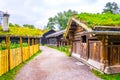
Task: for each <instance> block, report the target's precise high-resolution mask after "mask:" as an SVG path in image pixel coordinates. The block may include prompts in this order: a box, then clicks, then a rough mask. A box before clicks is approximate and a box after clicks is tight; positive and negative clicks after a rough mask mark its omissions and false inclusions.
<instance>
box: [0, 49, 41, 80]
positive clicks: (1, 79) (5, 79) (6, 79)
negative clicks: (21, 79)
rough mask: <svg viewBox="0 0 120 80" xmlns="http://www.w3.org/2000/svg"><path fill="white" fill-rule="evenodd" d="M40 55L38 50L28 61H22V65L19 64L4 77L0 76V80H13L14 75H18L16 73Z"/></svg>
mask: <svg viewBox="0 0 120 80" xmlns="http://www.w3.org/2000/svg"><path fill="white" fill-rule="evenodd" d="M40 53H41V50H39V51H38V52H37V53H35V54H34V55H33V56H31V57H30V58H29V59H27V60H26V61H24V62H23V63H21V64H19V65H18V66H16V67H15V68H14V69H12V70H10V71H8V72H7V73H5V74H4V75H2V76H0V80H14V78H15V76H16V74H17V73H18V71H19V70H20V69H21V68H22V67H23V66H24V65H25V64H26V63H28V62H29V61H30V60H32V59H33V58H35V57H36V56H37V55H39V54H40Z"/></svg>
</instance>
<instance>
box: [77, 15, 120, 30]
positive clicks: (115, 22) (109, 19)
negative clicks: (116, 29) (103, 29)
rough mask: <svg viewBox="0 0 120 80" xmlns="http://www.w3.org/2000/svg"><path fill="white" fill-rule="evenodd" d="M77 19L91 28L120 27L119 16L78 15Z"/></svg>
mask: <svg viewBox="0 0 120 80" xmlns="http://www.w3.org/2000/svg"><path fill="white" fill-rule="evenodd" d="M77 18H79V19H80V21H82V22H84V23H86V24H87V25H88V27H91V28H92V27H94V26H120V14H110V13H105V14H93V13H80V14H78V15H77Z"/></svg>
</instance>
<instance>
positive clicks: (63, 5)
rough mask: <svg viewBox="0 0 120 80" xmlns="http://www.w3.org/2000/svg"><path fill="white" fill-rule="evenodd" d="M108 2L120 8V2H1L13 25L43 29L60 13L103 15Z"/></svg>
mask: <svg viewBox="0 0 120 80" xmlns="http://www.w3.org/2000/svg"><path fill="white" fill-rule="evenodd" d="M107 2H116V3H117V4H118V6H119V7H120V0H0V10H2V11H5V12H6V11H7V12H8V13H9V14H10V22H12V23H13V24H19V25H23V24H33V25H35V26H36V27H37V28H41V29H42V28H43V27H44V26H45V25H46V24H47V22H48V18H49V17H54V16H55V15H56V14H57V13H58V12H63V11H64V10H65V11H67V10H68V9H72V10H76V11H78V12H79V13H80V12H90V13H101V12H102V10H103V8H104V6H105V4H106V3H107Z"/></svg>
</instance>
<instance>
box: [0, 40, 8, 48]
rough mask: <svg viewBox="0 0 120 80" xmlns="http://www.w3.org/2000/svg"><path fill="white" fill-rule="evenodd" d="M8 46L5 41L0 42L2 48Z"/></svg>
mask: <svg viewBox="0 0 120 80" xmlns="http://www.w3.org/2000/svg"><path fill="white" fill-rule="evenodd" d="M6 48H7V46H6V43H5V41H2V42H1V43H0V50H5V49H6Z"/></svg>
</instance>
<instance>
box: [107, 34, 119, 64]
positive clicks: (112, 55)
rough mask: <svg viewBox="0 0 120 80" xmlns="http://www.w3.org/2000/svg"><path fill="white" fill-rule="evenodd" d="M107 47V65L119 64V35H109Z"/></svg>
mask: <svg viewBox="0 0 120 80" xmlns="http://www.w3.org/2000/svg"><path fill="white" fill-rule="evenodd" d="M106 47H107V48H108V59H109V65H110V66H113V65H120V36H110V37H109V45H108V46H106Z"/></svg>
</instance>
